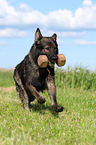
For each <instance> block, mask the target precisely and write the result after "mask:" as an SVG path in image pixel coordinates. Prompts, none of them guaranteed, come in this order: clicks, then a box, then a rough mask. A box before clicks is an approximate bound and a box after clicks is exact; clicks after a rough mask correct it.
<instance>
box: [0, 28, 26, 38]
mask: <svg viewBox="0 0 96 145" xmlns="http://www.w3.org/2000/svg"><path fill="white" fill-rule="evenodd" d="M26 35H27V33H26V32H25V31H20V30H17V29H12V28H6V29H2V30H0V37H24V36H26Z"/></svg>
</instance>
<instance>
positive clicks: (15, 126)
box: [0, 68, 96, 145]
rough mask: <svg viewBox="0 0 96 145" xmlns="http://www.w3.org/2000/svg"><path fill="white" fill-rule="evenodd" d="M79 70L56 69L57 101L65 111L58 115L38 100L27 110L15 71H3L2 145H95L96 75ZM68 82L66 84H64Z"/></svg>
mask: <svg viewBox="0 0 96 145" xmlns="http://www.w3.org/2000/svg"><path fill="white" fill-rule="evenodd" d="M77 70H78V69H77V68H74V69H71V70H69V69H68V70H66V71H64V70H58V69H57V70H56V86H57V99H58V103H59V105H61V106H63V107H65V108H66V109H65V110H64V111H63V112H61V113H55V112H54V111H53V110H52V108H51V101H50V98H49V96H48V94H47V92H45V93H43V96H44V97H45V98H46V103H45V104H43V105H40V104H38V103H37V101H36V100H35V101H34V102H33V103H32V108H31V110H30V112H29V111H26V110H24V108H23V105H22V104H21V102H20V100H19V97H18V95H17V92H16V90H15V85H14V81H13V78H12V75H13V71H12V70H6V71H4V70H0V145H35V144H37V145H95V144H96V85H95V83H96V80H94V79H95V78H96V73H95V72H93V73H90V72H89V71H88V70H85V69H80V70H79V71H77ZM64 80H65V81H64Z"/></svg>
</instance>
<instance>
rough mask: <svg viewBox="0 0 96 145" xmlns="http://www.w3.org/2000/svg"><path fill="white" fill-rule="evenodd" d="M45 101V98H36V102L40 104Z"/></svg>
mask: <svg viewBox="0 0 96 145" xmlns="http://www.w3.org/2000/svg"><path fill="white" fill-rule="evenodd" d="M45 102H46V99H45V98H42V99H41V98H39V100H38V103H40V104H43V103H45Z"/></svg>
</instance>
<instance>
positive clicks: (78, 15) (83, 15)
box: [0, 0, 96, 31]
mask: <svg viewBox="0 0 96 145" xmlns="http://www.w3.org/2000/svg"><path fill="white" fill-rule="evenodd" d="M83 5H84V7H81V8H78V9H76V11H75V13H73V12H72V11H70V10H66V9H64V10H57V11H53V12H49V13H48V14H43V13H41V12H39V11H36V10H33V9H32V8H30V7H29V6H27V5H25V4H21V5H20V6H19V7H18V8H17V9H16V8H14V7H13V6H10V5H9V4H8V2H7V1H6V0H3V1H2V0H0V25H1V26H18V27H20V26H23V27H24V26H26V28H30V27H29V26H31V27H32V26H35V25H36V26H40V27H42V26H43V28H44V27H45V28H47V29H49V30H57V31H60V30H62V31H63V30H65V29H77V30H78V29H94V28H96V16H95V15H96V5H95V4H92V1H91V0H84V2H83Z"/></svg>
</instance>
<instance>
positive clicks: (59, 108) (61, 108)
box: [52, 105, 64, 112]
mask: <svg viewBox="0 0 96 145" xmlns="http://www.w3.org/2000/svg"><path fill="white" fill-rule="evenodd" d="M52 108H53V110H54V111H56V112H62V111H63V109H64V107H59V106H56V105H54V106H52Z"/></svg>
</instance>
